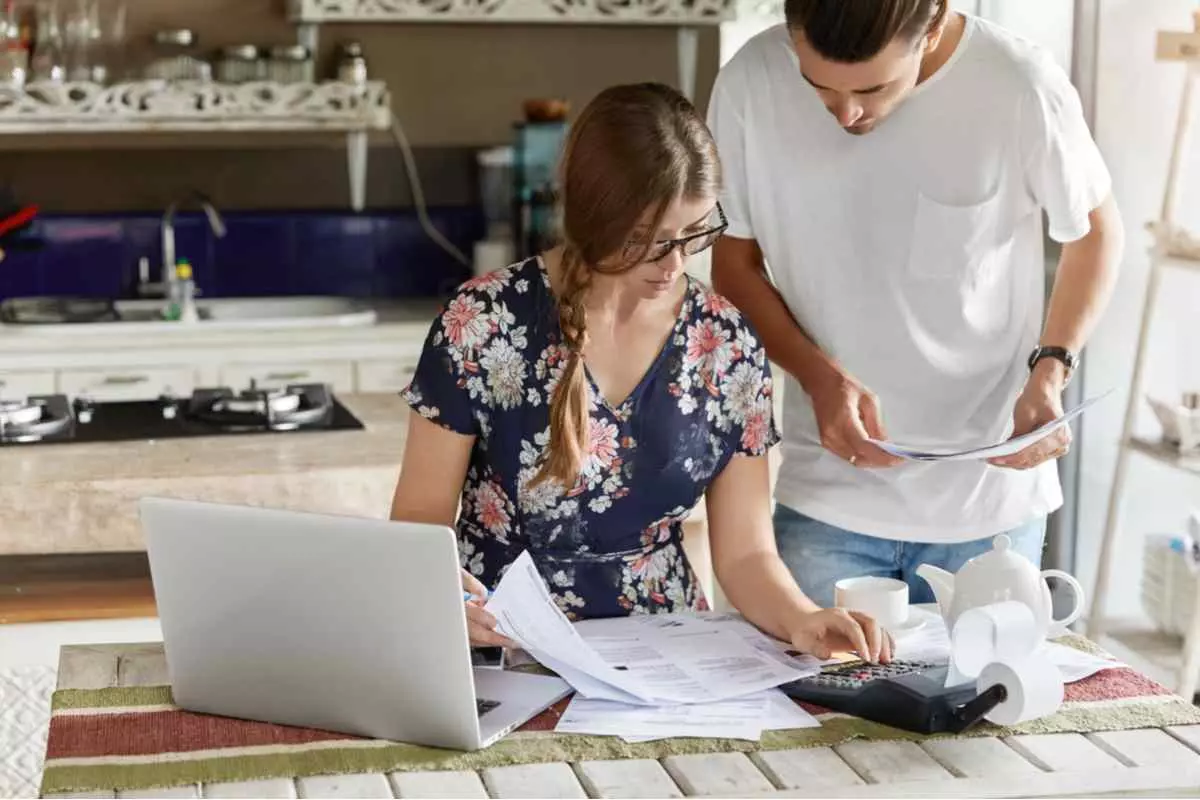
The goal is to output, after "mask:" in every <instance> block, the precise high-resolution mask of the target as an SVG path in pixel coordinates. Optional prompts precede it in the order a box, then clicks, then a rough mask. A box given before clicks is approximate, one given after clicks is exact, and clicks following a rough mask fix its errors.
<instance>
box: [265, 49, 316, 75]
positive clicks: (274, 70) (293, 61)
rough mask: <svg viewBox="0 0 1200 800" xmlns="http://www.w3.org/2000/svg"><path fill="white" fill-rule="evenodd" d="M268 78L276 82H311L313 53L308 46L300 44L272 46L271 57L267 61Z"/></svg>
mask: <svg viewBox="0 0 1200 800" xmlns="http://www.w3.org/2000/svg"><path fill="white" fill-rule="evenodd" d="M267 79H268V80H271V81H274V82H275V83H306V82H308V83H311V82H312V80H313V60H312V54H311V53H309V52H308V48H307V47H304V46H303V45H298V44H286V45H278V46H276V47H272V48H271V58H270V60H269V61H268V62H267Z"/></svg>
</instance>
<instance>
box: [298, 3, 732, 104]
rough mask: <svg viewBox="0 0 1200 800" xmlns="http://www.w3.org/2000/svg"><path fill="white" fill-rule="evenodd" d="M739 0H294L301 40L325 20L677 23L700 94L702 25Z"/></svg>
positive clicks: (685, 62) (728, 17)
mask: <svg viewBox="0 0 1200 800" xmlns="http://www.w3.org/2000/svg"><path fill="white" fill-rule="evenodd" d="M737 2H738V0H290V2H289V6H288V15H289V17H290V19H291V20H292V21H293V22H295V23H296V24H297V25H299V26H300V28H301V34H300V41H301V42H302V43H303V44H305V45H306V46H308V47H310V49H311V48H315V45H316V42H317V36H318V34H317V26H318V25H321V24H326V23H346V22H356V23H421V22H437V23H453V24H481V23H482V24H505V23H507V24H527V25H626V26H629V25H642V26H670V27H674V28H676V29H677V36H678V43H677V53H678V66H679V89H680V91H682V92H683V93H684V95H686V96H687V97H688V98H694V97H695V95H696V66H697V62H698V59H699V48H698V38H699V29H700V28H702V27H706V26H719V25H720V24H721V23H723V22H730V21H732V20H734V19H735V18H736V17H737Z"/></svg>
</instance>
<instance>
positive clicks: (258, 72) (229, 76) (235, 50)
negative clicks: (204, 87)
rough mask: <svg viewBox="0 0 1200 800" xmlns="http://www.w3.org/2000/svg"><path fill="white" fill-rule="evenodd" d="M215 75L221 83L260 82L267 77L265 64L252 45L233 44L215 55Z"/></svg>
mask: <svg viewBox="0 0 1200 800" xmlns="http://www.w3.org/2000/svg"><path fill="white" fill-rule="evenodd" d="M216 75H217V80H219V81H221V82H222V83H251V82H253V81H261V80H265V79H266V77H267V64H266V62H265V61H263V59H262V57H261V54H260V53H259V51H258V48H257V47H255V46H254V45H252V44H235V45H231V46H229V47H223V48H221V51H220V52H219V53H218V54H217V63H216Z"/></svg>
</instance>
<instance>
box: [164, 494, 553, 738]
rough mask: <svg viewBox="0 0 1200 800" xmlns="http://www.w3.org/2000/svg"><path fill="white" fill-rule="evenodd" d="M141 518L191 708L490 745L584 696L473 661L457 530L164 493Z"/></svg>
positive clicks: (168, 643)
mask: <svg viewBox="0 0 1200 800" xmlns="http://www.w3.org/2000/svg"><path fill="white" fill-rule="evenodd" d="M140 512H141V519H142V526H143V528H144V530H145V535H146V544H147V549H148V551H149V556H150V570H151V575H152V578H153V581H154V595H155V598H156V600H157V602H158V614H159V618H160V620H161V622H162V631H163V643H164V647H165V650H166V656H167V666H168V670H169V672H170V677H171V685H172V690H173V693H174V697H175V702H176V703H177V704H178V705H179V706H180V707H182V708H186V709H188V710H191V711H197V712H203V713H210V714H219V715H222V716H229V717H239V718H242V719H252V720H261V721H266V722H273V723H278V724H283V725H296V726H301V727H308V728H320V729H323V730H329V731H335V732H339V733H349V734H356V735H360V736H367V737H371V738H376V739H388V740H392V741H400V742H413V743H417V744H424V745H430V746H435V747H447V748H453V749H458V750H475V749H478V748H481V747H487V746H488V745H489V744H491V743H493V742H495V741H496V740H497V739H499V738H500V737H502V736H504V735H505V734H506V733H508V732H509V731H511V730H513V729H514V728H516V727H517V726H519V725H522V724H524V723H525V722H527V721H528V720H530V719H532V718H533V717H534V716H536V715H537V714H539V713H541V712H542V711H543V710H544V709H546V708H547V707H549V706H550V705H552V704H553V703H555V702H557V701H558V700H560V699H562V698H563V697H565V696H566V695H567V694H568V693H569V691H570V688H569V687H568V686H567V684H566V683H564V682H563V681H561V680H559V679H558V678H551V677H546V676H541V675H528V674H523V673H517V672H507V671H503V670H498V669H488V668H476V667H473V666H472V663H471V654H470V647H469V644H468V639H467V625H466V618H465V616H464V614H463V598H462V584H461V582H460V579H459V566H458V554H457V547H456V542H455V537H454V532H453V531H452V530H450V529H449V528H444V527H440V526H433V525H419V524H411V523H401V522H388V521H384V520H372V519H358V518H352V517H336V516H325V515H319V514H303V513H297V512H290V511H275V510H267V509H260V508H247V507H242V506H228V505H215V504H209V503H195V502H188V501H181V500H167V499H160V498H146V499H144V500H142V501H141V503H140Z"/></svg>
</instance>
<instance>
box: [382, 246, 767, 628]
mask: <svg viewBox="0 0 1200 800" xmlns="http://www.w3.org/2000/svg"><path fill="white" fill-rule="evenodd" d="M561 340H562V335H561V329H560V328H559V324H558V311H557V303H556V300H555V297H554V294H553V292H552V291H551V288H550V281H549V277H548V275H547V274H546V271H545V268H544V266H543V265H542V262H541V260H540V259H536V258H534V259H530V260H528V261H525V262H522V263H520V264H516V265H514V266H512V267H509V268H507V269H503V270H500V271H497V272H494V273H490V274H488V275H485V276H482V277H479V278H476V279H474V280H472V281H469V282H467V283H466V284H464V285H463V286H462V287H461V288H460V290H459V292H458V293H457V294H456V295H455V297H454V298H453V299H451V300H450V302H449V303H448V304H447V305H446V307H445V309H444V311H443V312H442V314H441V315H440V316H439V318H438V319H437V320H436V321H435V322H434V324H433V326H432V328H431V329H430V332H429V336H428V338H427V340H426V343H425V349H424V352H423V353H422V355H421V361H420V364H419V366H418V368H417V372H416V375H415V377H414V378H413V381H412V383H411V384H410V385H409V387H408V388H407V389H406V390H405V391H404V398H405V400H406V401H407V402H408V403H409V405H411V406H412V408H413V409H414V410H415V411H416V412H417V413H419V414H421V415H422V416H423V417H425V418H427V419H430V420H432V421H434V422H436V423H437V424H439V425H441V426H443V427H445V428H448V429H449V430H452V431H455V432H457V433H460V434H465V435H471V436H474V437H475V442H474V445H473V447H472V453H471V461H470V466H469V468H468V471H467V476H466V483H465V485H464V486H463V493H462V507H461V511H460V514H459V518H458V523H457V529H458V538H459V552H460V555H461V559H462V564H463V566H464V567H465V568H466V569H468V570H469V571H470V572H471V573H472V574H474V575H476V576H477V577H479V578H480V580H482V581H483V582H484V583H485V584H487V585H488V586H495V584H496V583H497V582H498V581H499V578H500V575H501V574H502V573H503V571H504V569H505V568H506V567H507V566H508V565H509V564H510V563H512V561H513V560H514V559H515V558H516V557H517V556H518V555H520V553H521V551H522V550H526V549H528V550H529V551H530V554H531V555H532V556H533V559H534V562H535V563H536V564H537V565H538V568H539V570H540V571H541V573H542V575H543V577H544V578H545V579H546V582H547V584H548V585H549V587H550V590H551V592H552V594H553V595H554V598H555V600H556V602H557V603H558V604H559V606H560V607H561V608H562V609H563V611H564V612H566V613H567V615H568V616H570V617H572V618H576V619H582V618H587V617H609V616H618V615H623V614H629V613H653V612H660V611H680V610H685V609H693V610H694V609H702V608H705V607H706V601H705V598H704V596H703V592H702V591H701V589H700V586H699V584H698V582H697V580H696V576H695V574H694V573H693V571H692V569H691V567H690V565H689V564H688V561H687V557H686V556H685V555H684V552H683V547H682V530H683V529H682V525H683V521H684V519H685V518H686V517H687V515H688V513H689V511H690V510H691V509H692V508H693V507H694V506H695V505H696V504H697V502H698V501H699V500H701V499H702V497H703V495H704V492H705V490H706V488H707V487H708V485H709V483H710V482H711V481H712V480H713V479H714V478H715V477H716V476H717V475H718V474H719V473H720V472H721V470H722V469H724V468H725V465H726V464H728V463H729V460H730V459H731V458H734V457H735V456H738V455H751V456H760V455H764V454H765V453H766V452H767V450H768V449H769V448H770V447H771V446H772V445H774V444H775V443H776V442H777V441H778V438H779V434H778V433H777V431H776V428H775V424H774V420H773V418H772V400H771V395H772V384H771V374H770V367H769V365H768V363H767V358H766V353H765V352H764V350H763V348H762V346H761V345H760V343H759V342H758V340H757V338H756V337H755V335H754V333H753V331H752V330H751V328H750V327H749V325H748V324H747V323H746V321H745V320H744V319H743V318H742V316H741V315H740V314H739V313H738V311H737V310H736V309H735V308H734V307H733V306H732V305H731V304H730V303H729V302H728V301H727V300H725V299H724V298H722V297H720V296H719V295H716V294H713V293H712V292H711V291H709V290H708V289H707V288H705V287H704V286H703V284H701V283H699V282H697V281H694V280H692V279H690V278H689V279H688V287H687V292H686V296H685V298H684V301H683V303H682V305H681V307H680V311H679V317H678V320H677V322H676V324H675V328H674V330H673V331H672V333H671V335H670V337H669V338H668V340H667V342H666V344H665V345H664V347H663V349H662V351H661V352H660V353H659V355H658V357H657V358H656V359H655V361H654V363H653V364H652V365H651V366H650V368H649V370H648V371H647V372H646V374H645V376H644V377H643V378H642V380H641V381H640V382H639V384H638V385H637V387H636V388H635V389H634V390H633V391H632V392H631V393H630V395H629V397H628V398H627V399H625V400H624V401H623V402H622V403H621V404H620V405H619V406H616V407H612V406H610V404H609V403H608V402H607V401H605V400H604V399H603V397H602V396H601V395H600V393H599V392H598V391H596V389H595V384H594V383H591V384H590V387H591V390H592V391H591V393H590V394H591V397H592V400H591V420H590V430H589V437H588V439H589V441H588V448H587V454H586V458H585V460H584V463H583V466H582V469H581V471H580V476H579V480H578V482H577V483H576V485H574V486H562V485H561V484H559V483H557V482H555V481H553V480H551V481H546V482H544V483H542V484H540V485H538V486H533V487H531V486H530V483H531V480H532V478H533V477H534V476H535V475H536V474H537V472H538V470H539V469H540V466H541V463H542V456H543V452H544V450H545V448H546V445H547V442H548V441H549V437H550V417H549V405H550V401H551V399H552V398H553V396H554V389H555V387H556V386H557V384H558V381H559V380H560V378H561V376H562V374H563V368H564V366H565V364H566V358H567V351H566V348H565V347H564V346H563V344H562V341H561ZM590 381H591V378H590V376H589V382H590Z"/></svg>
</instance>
